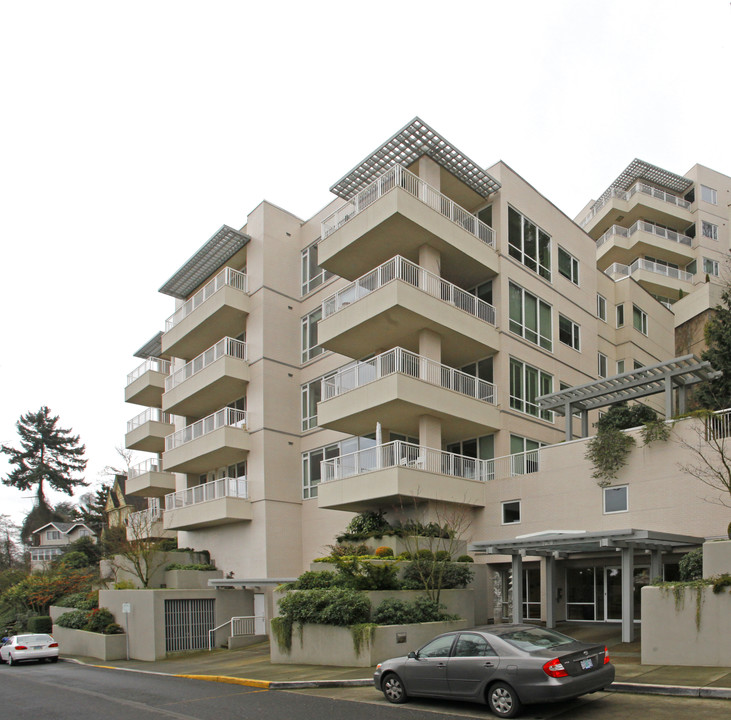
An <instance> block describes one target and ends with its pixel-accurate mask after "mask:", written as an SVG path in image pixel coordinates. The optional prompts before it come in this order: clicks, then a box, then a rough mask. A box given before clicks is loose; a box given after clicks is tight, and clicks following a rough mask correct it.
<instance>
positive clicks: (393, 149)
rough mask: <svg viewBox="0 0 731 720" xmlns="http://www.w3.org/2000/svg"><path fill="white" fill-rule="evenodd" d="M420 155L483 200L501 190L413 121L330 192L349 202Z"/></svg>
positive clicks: (455, 150) (481, 171)
mask: <svg viewBox="0 0 731 720" xmlns="http://www.w3.org/2000/svg"><path fill="white" fill-rule="evenodd" d="M422 155H427V156H428V157H430V158H431V159H432V160H434V162H436V163H438V164H439V165H441V166H442V167H443V168H445V169H446V170H448V171H449V172H450V173H452V174H453V175H455V176H456V177H458V178H459V179H460V180H462V182H463V183H464V184H465V185H467V186H468V187H470V188H471V189H472V190H474V191H475V192H476V193H477V194H478V195H481V196H482V197H487V196H488V195H490V193H493V192H495V191H496V190H499V189H500V183H499V182H498V181H497V180H495V178H493V177H491V176H490V175H488V174H487V173H486V172H485V171H484V170H483V169H482V168H481V167H480V166H479V165H477V163H475V162H473V161H472V160H470V159H469V158H468V157H467V156H466V155H464V154H463V153H461V152H460V151H459V150H457V148H456V147H454V145H451V144H450V143H449V142H447V140H445V139H444V138H443V137H442V136H441V135H440V134H439V133H438V132H436V130H433V129H432V128H430V127H429V126H428V125H427V124H426V123H425V122H423V121H422V120H421V119H420V118H418V117H415V118H414V119H413V120H412V121H411V122H410V123H408V125H405V126H404V127H403V128H401V130H399V131H398V132H397V133H396V134H395V135H394V136H393V137H391V138H389V139H388V140H386V142H385V143H383V145H381V146H380V147H377V148H376V149H375V150H374V151H373V152H372V153H371V154H370V155H369V156H368V157H367V158H365V160H363V161H362V162H361V163H360V164H358V165H356V166H355V167H354V168H353V169H352V170H351V171H350V172H348V173H346V174H345V175H344V176H343V177H342V178H340V180H338V181H337V182H336V183H335V184H334V185H333V186H332V187H331V188H330V190H331V192H333V193H335V194H336V195H337V196H338V197H341V198H343V199H344V200H350V198H352V197H353V196H354V195H357V194H358V193H359V192H360V191H361V190H363V189H364V188H365V187H366V186H367V185H370V183H372V182H373V180H375V179H376V178H377V177H378V176H379V175H381V174H382V173H383V172H384V171H385V170H387V169H388V168H390V167H391V166H392V165H396V164H398V165H403V166H404V167H408V166H409V165H411V164H412V163H413V162H415V161H416V160H418V159H419V158H420V157H421V156H422Z"/></svg>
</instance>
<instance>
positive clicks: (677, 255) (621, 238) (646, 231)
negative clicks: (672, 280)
mask: <svg viewBox="0 0 731 720" xmlns="http://www.w3.org/2000/svg"><path fill="white" fill-rule="evenodd" d="M692 246H693V239H692V238H690V237H688V236H687V235H682V234H681V233H677V232H675V231H674V230H668V229H667V228H664V227H658V226H657V225H653V224H652V223H648V222H645V221H643V220H638V221H637V222H636V223H635V224H634V225H632V226H631V227H629V228H626V227H621V226H620V225H612V227H610V228H609V230H607V231H606V232H605V233H604V235H602V236H601V237H600V238H599V239H598V240H597V241H596V247H597V250H598V252H597V263H598V264H599V266H600V267H607V266H609V265H611V264H612V263H626V264H629V263H631V262H632V261H633V260H634V258H636V257H637V256H638V255H639V256H641V255H651V256H653V257H658V258H661V259H662V260H667V261H668V262H671V263H675V264H676V265H687V264H688V263H689V262H690V261H691V260H693V258H694V257H695V255H694V253H693V249H692Z"/></svg>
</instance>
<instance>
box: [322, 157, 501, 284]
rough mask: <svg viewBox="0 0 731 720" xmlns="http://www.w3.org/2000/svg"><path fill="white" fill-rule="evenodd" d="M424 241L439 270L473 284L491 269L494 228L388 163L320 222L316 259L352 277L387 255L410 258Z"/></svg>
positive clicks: (495, 268) (494, 255)
mask: <svg viewBox="0 0 731 720" xmlns="http://www.w3.org/2000/svg"><path fill="white" fill-rule="evenodd" d="M426 243H428V244H429V245H430V246H432V247H433V248H435V249H437V250H438V251H439V252H440V254H441V260H442V269H441V272H442V275H444V277H454V278H459V279H460V282H463V283H465V284H467V285H474V284H477V283H478V282H480V281H481V280H484V279H485V275H486V269H487V270H488V271H489V272H488V274H497V272H498V270H499V267H498V256H497V253H496V252H495V231H494V230H493V229H492V228H491V227H489V226H488V225H486V224H485V223H483V222H482V221H481V220H478V219H477V217H476V216H475V215H474V214H472V213H470V212H469V211H467V210H465V209H464V208H462V207H460V206H459V205H457V204H456V203H455V202H454V201H452V200H451V199H450V198H448V197H447V196H446V195H444V194H442V193H440V192H439V191H438V190H435V189H434V188H433V187H431V185H429V184H427V183H426V182H424V181H423V180H421V179H420V178H419V177H418V176H416V175H414V174H413V173H411V172H409V171H408V170H406V169H405V168H403V167H401V166H400V165H394V166H393V167H391V168H390V169H389V170H387V171H386V172H385V173H383V174H382V175H380V176H379V177H378V178H377V179H376V180H374V181H373V182H372V183H371V184H370V185H369V186H368V187H366V188H365V189H364V190H362V191H361V192H359V193H358V194H357V195H356V196H355V197H353V198H352V199H351V200H350V201H348V202H347V203H346V204H345V205H343V206H342V207H340V208H338V210H336V211H335V212H334V213H333V214H332V215H330V216H329V217H328V218H326V219H325V220H324V221H323V222H322V240H321V241H320V244H319V246H318V261H319V264H320V266H321V267H324V268H326V269H327V270H329V271H330V272H333V273H335V274H337V275H340V276H341V277H345V278H348V279H354V278H356V277H358V276H359V275H361V274H363V273H365V272H367V271H368V270H369V269H370V268H373V267H375V266H376V265H380V264H381V263H383V262H385V261H386V260H388V259H389V258H391V257H393V254H394V251H397V252H398V253H399V254H400V255H403V256H405V257H409V258H411V259H413V260H416V259H418V254H419V247H420V246H422V245H424V244H426Z"/></svg>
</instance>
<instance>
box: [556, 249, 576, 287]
mask: <svg viewBox="0 0 731 720" xmlns="http://www.w3.org/2000/svg"><path fill="white" fill-rule="evenodd" d="M558 271H559V273H560V274H561V275H563V276H564V277H565V278H568V279H569V280H571V282H572V283H573V284H574V285H578V284H579V261H578V260H577V259H576V258H575V257H574V256H573V255H571V254H570V253H567V252H566V251H565V250H564V249H563V248H562V247H559V249H558Z"/></svg>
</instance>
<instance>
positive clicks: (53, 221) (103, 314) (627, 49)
mask: <svg viewBox="0 0 731 720" xmlns="http://www.w3.org/2000/svg"><path fill="white" fill-rule="evenodd" d="M729 37H731V5H730V4H729V2H728V0H692V2H691V1H690V0H685V1H683V2H678V1H675V0H604V1H603V2H596V1H593V0H591V1H590V0H553V1H552V0H540V1H537V2H534V1H530V2H524V1H521V0H505V1H503V0H500V1H498V0H482V1H481V2H467V1H464V2H462V1H460V0H455V1H454V2H447V3H445V2H434V1H433V0H422V1H421V2H419V3H414V2H402V1H401V0H389V1H387V2H382V1H381V0H370V1H369V2H367V3H362V2H360V3H354V2H343V1H342V0H341V1H339V2H318V1H317V0H311V1H310V2H306V3H305V2H277V0H269V2H266V3H263V2H262V3H254V2H244V1H243V0H241V1H240V2H225V1H223V2H221V1H218V2H205V3H204V2H190V1H187V0H175V2H171V1H156V0H146V1H145V2H138V1H134V0H133V1H129V0H127V1H126V2H112V1H105V2H99V0H96V1H94V2H78V1H74V0H65V1H64V2H58V1H56V0H54V1H53V2H44V1H38V2H32V1H28V2H22V1H21V0H3V1H2V2H0V61H1V67H2V75H1V76H0V83H1V86H0V87H1V90H0V248H1V249H2V252H1V254H0V278H1V281H0V302H1V303H2V304H1V306H0V307H1V310H0V312H2V334H1V335H0V338H1V344H0V348H1V352H0V442H2V443H10V444H13V445H15V444H16V443H17V434H16V431H15V421H16V420H17V419H18V417H19V416H20V415H21V414H22V413H24V412H27V411H29V410H34V411H35V410H37V409H38V408H39V407H40V406H41V405H48V406H49V407H50V408H51V410H52V411H53V412H54V413H56V414H58V415H60V417H61V422H62V424H63V425H64V426H66V427H71V428H73V430H74V431H75V432H77V433H79V434H80V435H81V439H82V440H83V441H84V442H85V443H86V447H87V456H88V459H89V464H88V468H87V479H88V480H90V481H91V482H92V483H98V481H99V477H98V475H99V472H100V470H101V469H102V468H103V467H104V466H105V465H107V464H110V463H114V462H115V461H117V460H118V458H117V457H116V453H115V450H114V448H115V446H117V445H120V444H122V442H123V439H124V432H125V427H126V421H127V420H128V419H130V418H132V417H133V416H135V415H136V414H137V413H138V412H140V411H141V410H142V408H140V407H138V406H134V405H128V404H125V403H124V401H123V398H124V394H123V391H124V385H125V382H126V375H127V373H128V372H130V371H131V370H132V369H134V368H135V367H136V365H137V364H139V362H140V361H139V360H138V359H136V358H134V357H133V355H132V354H133V352H134V351H135V350H136V349H137V348H139V347H140V346H141V345H142V344H143V343H144V342H146V341H147V340H148V339H149V338H150V337H151V336H152V335H154V334H155V333H156V332H157V331H158V330H161V329H162V327H163V324H164V320H165V318H166V317H167V316H168V315H169V314H170V313H171V312H172V311H173V300H172V299H171V298H168V297H166V296H164V295H161V294H159V293H158V292H157V288H159V287H160V285H162V283H163V282H164V281H165V280H167V279H168V277H169V276H170V275H171V274H172V273H173V272H174V271H175V270H176V269H177V268H178V267H179V266H180V265H181V264H182V263H183V262H184V261H185V260H186V259H187V258H188V257H189V256H190V255H191V254H193V252H195V250H197V249H198V247H199V246H200V245H202V244H203V243H204V242H205V241H206V240H207V239H208V238H209V237H210V236H211V235H212V234H213V232H215V230H217V229H218V228H219V227H220V226H221V225H222V224H223V223H226V224H228V225H232V226H234V227H237V228H238V227H240V226H241V225H243V224H244V223H245V221H246V215H247V213H248V212H250V211H251V210H252V209H253V208H254V207H255V206H256V205H257V204H258V203H259V202H260V201H261V200H262V199H267V200H269V201H271V202H273V203H276V204H277V205H280V206H281V207H284V208H286V209H288V210H290V211H292V212H293V213H295V214H297V215H299V216H300V217H302V218H305V219H306V218H308V217H310V216H311V215H313V214H314V213H315V212H316V211H317V210H318V209H320V208H321V207H322V206H323V205H325V204H326V203H327V202H328V201H329V200H330V198H331V195H330V193H329V191H328V188H329V187H330V185H332V184H333V182H335V181H336V180H338V179H339V178H340V177H341V176H342V175H343V174H344V173H345V172H347V171H348V170H349V169H350V168H351V167H352V166H354V165H355V164H356V163H358V162H359V161H360V160H361V159H362V158H363V157H364V156H365V155H367V154H368V153H369V152H370V151H371V150H373V149H374V148H375V147H376V146H378V145H379V144H380V143H382V142H383V141H384V140H386V139H387V138H388V137H390V136H391V135H392V134H393V133H394V132H395V131H396V130H398V129H399V128H401V127H402V126H403V125H405V124H406V123H407V122H408V121H409V120H411V119H412V118H413V117H414V116H415V115H419V116H420V117H421V118H422V119H423V120H424V121H425V122H427V123H429V124H430V125H432V126H433V127H434V128H435V129H436V130H437V131H439V132H440V133H442V134H443V135H444V136H445V137H446V138H447V139H449V141H450V142H452V143H453V144H455V145H456V146H457V147H458V148H459V149H460V150H462V151H463V152H465V153H466V154H467V155H468V156H469V157H471V158H472V159H473V160H475V161H476V162H477V163H479V164H482V165H484V166H488V165H491V164H492V163H494V162H496V161H497V160H504V161H505V162H507V163H508V164H509V165H510V166H512V167H513V169H515V170H516V171H517V172H518V173H520V174H521V175H522V176H523V177H525V178H526V179H527V180H528V181H529V182H530V183H532V184H533V185H534V186H535V187H536V188H537V189H538V190H539V191H540V192H542V193H543V194H545V195H546V196H547V197H548V198H549V199H550V200H552V201H553V202H554V203H555V204H556V205H557V206H558V207H559V208H561V209H562V210H563V211H564V212H566V213H567V214H568V215H570V216H572V217H573V216H574V215H575V214H576V213H577V212H578V211H579V210H580V209H581V208H582V207H583V206H584V204H585V203H586V201H587V200H589V199H590V198H592V197H597V196H598V195H599V194H600V193H601V192H602V191H603V190H604V189H605V188H606V187H607V186H608V185H609V184H610V183H611V182H612V180H613V179H614V178H615V177H616V176H617V175H618V174H619V173H620V171H621V170H622V169H623V168H624V167H625V166H626V165H627V164H628V163H629V162H630V161H631V160H632V159H633V158H635V157H639V158H642V159H643V160H647V161H648V162H651V163H654V164H656V165H660V166H662V167H664V168H667V169H668V170H672V171H674V172H677V173H684V172H686V171H687V170H689V169H690V168H691V167H692V166H693V165H694V164H695V163H702V164H704V165H708V166H710V167H713V168H714V169H717V170H720V171H721V172H724V173H726V174H731V144H730V143H729V121H730V117H729V108H730V95H729V84H728V79H729V64H730V63H729V58H730V57H731V53H730V52H729V50H730V48H729ZM144 457H146V456H145V454H142V453H139V454H138V455H137V460H139V461H141V460H143V459H144ZM8 470H9V466H8V465H7V463H6V458H5V456H2V457H1V458H0V476H2V477H4V476H5V474H6V473H7V471H8ZM56 499H63V498H62V497H58V498H54V500H56ZM30 503H31V501H30V500H29V499H28V498H27V494H25V496H24V494H22V493H20V492H18V491H16V490H14V489H11V488H7V487H5V486H0V513H9V514H11V515H13V516H14V517H15V518H16V519H19V518H21V517H22V516H23V514H24V513H25V512H27V510H28V509H29V508H30Z"/></svg>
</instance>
